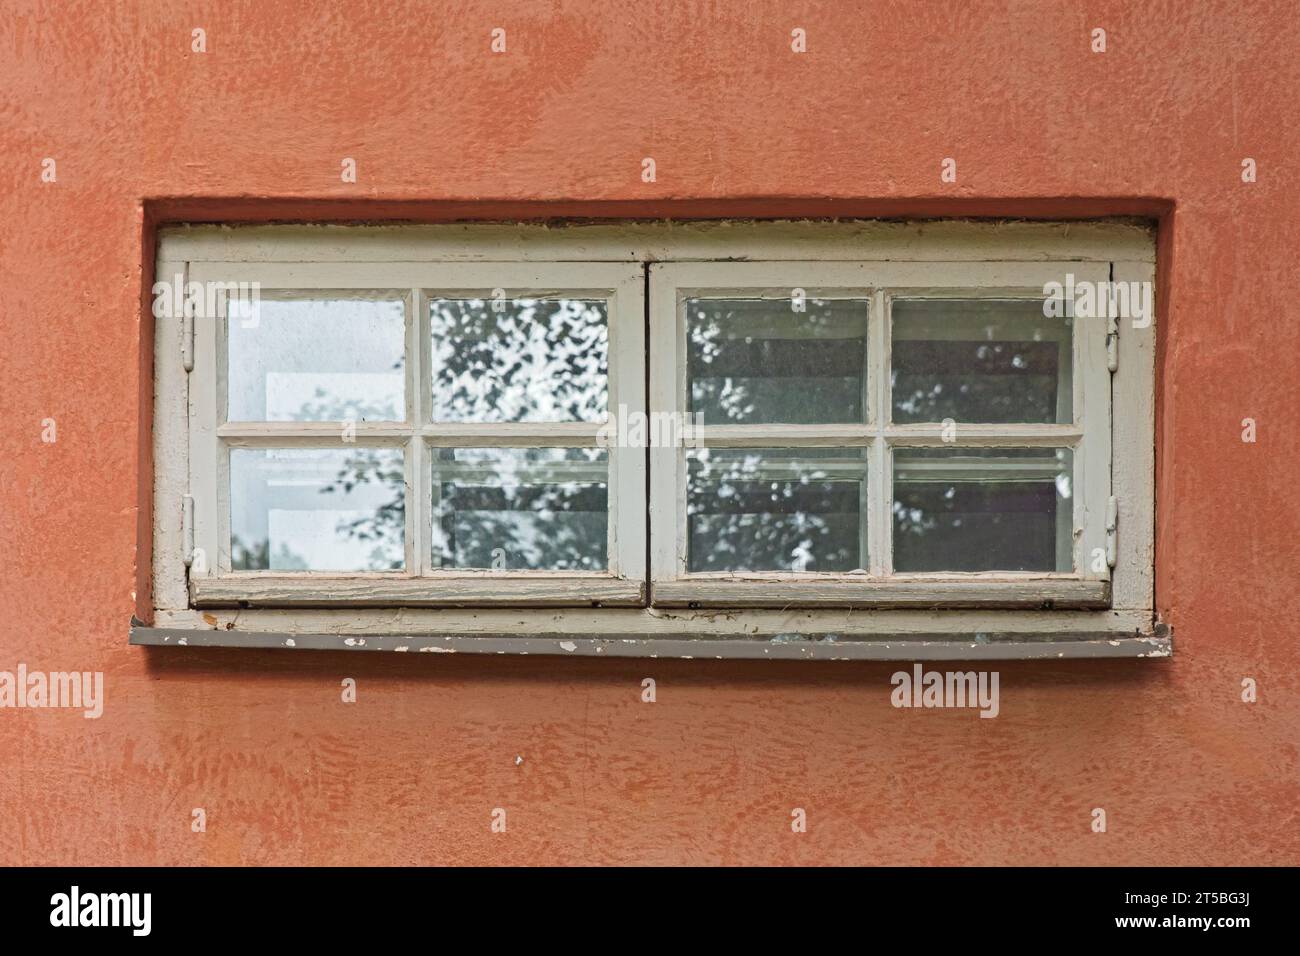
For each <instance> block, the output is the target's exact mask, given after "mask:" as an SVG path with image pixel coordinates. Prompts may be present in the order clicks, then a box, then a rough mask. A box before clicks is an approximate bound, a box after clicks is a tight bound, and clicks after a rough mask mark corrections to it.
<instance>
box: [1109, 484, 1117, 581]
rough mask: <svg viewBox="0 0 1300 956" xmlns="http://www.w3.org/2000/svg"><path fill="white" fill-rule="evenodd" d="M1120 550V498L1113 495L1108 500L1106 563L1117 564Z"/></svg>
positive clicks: (1110, 565) (1112, 565) (1111, 565)
mask: <svg viewBox="0 0 1300 956" xmlns="http://www.w3.org/2000/svg"><path fill="white" fill-rule="evenodd" d="M1118 550H1119V499H1118V498H1116V497H1115V496H1114V495H1111V496H1110V498H1109V499H1108V500H1107V502H1106V564H1107V566H1108V567H1112V568H1113V567H1114V566H1115V559H1116V556H1117V552H1118Z"/></svg>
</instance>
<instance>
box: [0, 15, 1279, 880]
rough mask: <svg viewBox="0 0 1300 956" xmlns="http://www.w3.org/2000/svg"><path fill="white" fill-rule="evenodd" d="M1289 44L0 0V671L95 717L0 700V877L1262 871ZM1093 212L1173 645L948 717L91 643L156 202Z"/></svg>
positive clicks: (831, 702)
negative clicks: (639, 866) (706, 870)
mask: <svg viewBox="0 0 1300 956" xmlns="http://www.w3.org/2000/svg"><path fill="white" fill-rule="evenodd" d="M1084 6H1086V7H1087V9H1086V10H1084V9H1083V7H1084ZM498 26H500V27H504V28H505V29H506V30H507V52H506V53H505V54H501V55H492V54H491V53H490V52H489V33H490V31H491V30H492V28H494V27H498ZM1096 26H1100V27H1104V28H1105V29H1106V30H1107V33H1108V37H1107V40H1108V49H1107V52H1105V53H1104V54H1097V53H1093V52H1091V51H1090V49H1089V31H1090V29H1091V28H1093V27H1096ZM195 27H202V28H204V29H205V30H206V31H207V52H206V53H202V54H196V53H192V52H191V30H192V29H193V28H195ZM795 27H802V28H803V29H805V30H806V31H807V35H808V52H807V53H806V54H802V55H798V54H794V53H792V51H791V49H790V31H791V29H792V28H795ZM1297 49H1300V13H1298V12H1297V8H1296V7H1295V5H1294V4H1293V3H1291V2H1289V0H1277V2H1272V3H1249V2H1247V3H1242V2H1210V0H1196V2H1168V3H1116V2H1107V3H1093V4H1087V5H1082V4H1073V3H1064V2H1050V0H1034V2H1009V0H1004V2H992V0H952V2H935V3H916V4H904V3H873V4H869V5H868V4H848V3H824V4H806V5H800V6H797V7H796V8H794V9H793V10H792V8H790V6H789V5H788V4H781V3H775V2H750V0H747V2H734V3H731V2H713V3H696V2H680V3H669V2H662V0H648V2H641V3H630V2H589V3H542V2H530V3H519V4H509V5H502V4H494V3H487V2H457V3H438V2H407V3H401V2H395V3H389V4H383V5H378V6H369V7H366V6H364V5H363V6H361V7H356V6H353V5H347V6H346V7H345V6H343V5H334V4H326V3H323V2H322V3H315V4H313V3H305V2H285V0H281V2H275V3H267V2H264V0H247V2H225V3H219V4H194V3H170V2H162V0H156V2H140V3H108V2H104V0H99V2H89V0H88V2H62V3H59V2H51V3H35V2H30V0H7V2H6V3H5V4H4V7H3V9H2V10H0V332H2V333H3V337H2V338H0V495H2V497H0V557H2V560H3V573H2V574H0V671H3V670H14V669H15V668H16V667H17V665H18V664H19V663H25V664H26V665H27V666H28V667H29V668H33V669H43V670H72V669H77V670H100V671H103V672H105V674H106V680H107V695H108V700H107V706H106V711H105V714H104V716H103V717H102V718H101V719H99V720H86V719H84V718H83V717H82V716H81V715H80V713H73V712H66V711H64V712H58V711H48V710H46V711H39V710H9V709H5V710H0V863H13V862H33V863H46V862H61V863H129V864H144V863H204V862H207V863H234V862H240V861H244V862H257V863H326V862H332V863H416V862H423V863H434V862H451V863H493V862H497V863H505V862H523V863H563V862H616V861H639V862H656V863H681V862H737V863H739V862H748V863H777V862H833V863H842V862H866V863H985V864H997V863H1010V862H1030V863H1128V864H1144V863H1222V864H1229V863H1282V862H1286V863H1292V864H1294V863H1298V862H1300V827H1297V806H1298V805H1300V758H1298V755H1297V739H1298V736H1300V735H1298V734H1297V731H1298V730H1300V703H1298V701H1297V685H1298V684H1300V644H1298V642H1297V634H1296V627H1295V621H1296V620H1297V619H1298V618H1300V596H1298V595H1300V586H1298V584H1300V520H1298V519H1297V513H1298V508H1297V504H1296V495H1295V475H1296V473H1297V470H1298V469H1300V449H1298V448H1297V439H1296V427H1295V417H1294V416H1295V408H1296V393H1297V385H1298V384H1300V381H1298V380H1300V374H1298V366H1300V331H1298V329H1300V323H1297V322H1296V321H1295V319H1294V316H1293V315H1292V314H1291V313H1292V312H1293V311H1294V303H1295V302H1296V301H1297V300H1300V275H1298V274H1297V269H1296V266H1295V235H1296V225H1295V224H1296V222H1297V221H1298V219H1300V203H1298V202H1297V198H1296V195H1297V193H1296V184H1297V181H1298V180H1297V177H1298V176H1300V169H1297V164H1296V151H1297V146H1298V145H1300V116H1297V112H1298V110H1297V92H1298V91H1300V57H1297V56H1296V51H1297ZM646 156H651V157H653V158H654V159H655V160H656V162H657V167H658V181H657V182H655V183H652V184H647V183H643V182H642V181H641V179H640V175H639V174H640V169H641V166H640V163H641V159H642V158H643V157H646ZM948 156H951V157H954V158H956V159H957V162H958V182H957V183H956V184H955V185H954V184H943V183H941V182H940V180H939V164H940V161H941V159H942V158H943V157H948ZM47 157H48V158H53V159H54V160H55V161H56V164H57V166H56V171H57V182H53V183H50V182H42V178H41V173H42V160H43V159H45V158H47ZM343 157H354V158H356V159H357V160H358V164H359V181H358V183H357V184H355V185H351V184H344V183H341V182H340V179H339V168H340V166H339V163H340V160H341V159H342V158H343ZM1245 157H1252V158H1254V159H1255V160H1256V161H1257V162H1258V168H1259V174H1258V182H1255V183H1250V184H1246V183H1243V182H1242V180H1241V162H1242V159H1243V158H1245ZM268 199H276V200H279V201H278V202H274V203H270V202H264V201H262V200H268ZM149 200H153V201H154V202H152V203H147V202H146V201H149ZM164 200H165V201H164ZM308 200H330V201H332V202H324V203H311V202H308ZM377 200H382V201H383V202H382V203H380V204H374V202H373V201H377ZM489 201H490V202H489ZM412 203H419V204H420V205H418V206H417V205H411V204H412ZM545 203H550V204H551V205H536V204H545ZM602 203H609V204H611V205H601V204H602ZM620 203H621V204H623V205H618V204H620ZM1116 211H1130V212H1141V213H1148V214H1152V215H1158V216H1160V217H1161V219H1162V225H1161V242H1160V254H1161V257H1162V258H1161V263H1160V267H1161V270H1162V273H1161V294H1162V297H1163V302H1162V312H1161V316H1160V322H1161V330H1160V334H1161V349H1160V359H1159V363H1160V364H1159V367H1158V370H1157V390H1158V394H1159V401H1160V405H1159V430H1160V437H1159V443H1158V468H1159V479H1158V487H1157V495H1158V508H1159V514H1158V521H1157V535H1158V536H1157V549H1158V568H1157V575H1158V577H1157V587H1158V604H1159V607H1160V610H1161V612H1162V614H1163V616H1164V617H1165V619H1166V620H1168V621H1169V622H1170V623H1171V624H1172V625H1173V626H1174V628H1175V632H1176V640H1177V651H1176V656H1175V658H1174V659H1173V660H1172V661H1166V662H1149V661H1137V662H1117V663H1100V662H1081V663H1070V664H1067V663H1061V664H1049V665H1046V666H1044V665H1028V664H1019V665H1011V666H1006V667H1003V668H1001V671H1002V706H1001V715H1000V716H999V717H998V718H997V719H996V720H980V719H978V718H977V717H976V715H975V714H974V713H973V712H970V711H919V712H918V711H910V710H895V709H893V708H891V707H890V704H889V695H888V691H889V689H890V688H889V684H888V676H889V674H890V673H891V672H892V671H893V670H894V669H895V667H893V666H891V665H884V664H882V665H866V664H864V665H843V664H834V665H832V664H826V665H798V664H776V663H771V662H755V663H752V664H742V663H725V664H724V663H721V662H712V661H708V662H706V661H694V662H689V661H688V662H671V663H668V662H662V663H661V662H653V661H646V662H627V661H614V660H551V659H540V658H472V657H450V656H447V657H443V656H439V657H436V658H435V659H427V658H419V659H414V658H410V657H403V656H399V655H347V654H336V655H323V654H294V653H283V652H256V653H240V652H236V651H197V650H191V651H186V650H182V649H160V650H158V651H156V652H149V651H146V650H145V649H143V648H133V647H128V646H127V644H126V638H127V623H128V619H129V617H130V615H131V613H132V611H133V610H134V609H136V607H137V605H138V603H141V602H147V595H138V594H137V584H138V582H139V581H140V580H141V577H140V568H139V567H138V562H140V561H147V558H148V555H147V552H146V551H143V550H139V549H138V545H139V544H140V540H139V539H140V532H141V528H142V527H144V528H147V523H148V514H147V512H145V511H143V510H142V508H144V507H147V495H146V494H143V493H142V491H141V488H142V487H147V482H148V472H147V466H148V454H147V440H146V439H147V430H142V424H141V423H142V420H143V419H144V418H145V416H146V414H147V406H146V405H145V403H144V402H143V401H142V398H141V396H142V395H143V396H147V394H148V391H149V381H148V374H149V355H148V351H147V349H146V348H144V347H142V314H141V313H142V310H141V297H142V271H141V270H142V263H143V262H144V261H146V260H148V259H149V258H150V257H151V249H150V234H151V230H152V220H153V219H156V218H171V217H176V218H236V217H244V218H273V217H276V216H287V217H296V216H320V217H325V216H333V217H337V218H349V217H354V216H364V217H366V218H387V217H403V216H411V215H417V216H418V217H420V218H438V217H445V216H448V215H467V216H485V217H490V216H507V217H508V216H511V215H525V214H531V215H538V214H551V213H566V212H568V213H572V212H586V213H589V214H615V215H617V214H622V213H636V214H641V215H661V214H664V213H666V212H675V213H680V214H697V215H727V214H739V213H741V212H745V213H749V214H773V215H774V214H801V213H802V214H822V215H824V214H831V213H840V214H853V213H862V212H866V213H872V212H875V213H880V214H891V215H898V214H908V213H911V214H979V213H983V214H999V213H1001V214H1021V215H1041V216H1051V215H1095V214H1100V213H1106V212H1116ZM1119 411H1120V412H1122V410H1119ZM1246 417H1251V418H1254V419H1256V421H1257V422H1258V441H1257V442H1256V443H1253V444H1246V443H1243V442H1242V441H1241V440H1240V434H1241V421H1242V419H1243V418H1246ZM47 418H53V419H55V421H56V423H57V441H56V442H54V443H47V442H43V441H42V430H43V428H42V420H43V419H47ZM647 676H650V677H654V678H655V679H656V680H657V682H658V701H657V703H655V704H643V703H641V702H640V681H641V679H642V678H643V677H647ZM343 677H354V678H356V680H357V681H358V686H359V692H358V701H357V703H356V704H351V705H345V704H342V703H341V702H340V699H339V697H340V695H339V682H340V680H341V679H342V678H343ZM1243 677H1252V678H1254V679H1255V680H1256V681H1257V682H1258V686H1259V694H1260V698H1259V701H1258V702H1257V703H1254V704H1246V703H1242V702H1241V701H1240V693H1241V681H1242V678H1243ZM516 755H522V756H523V757H524V762H523V763H522V764H521V765H516V760H515V758H516ZM195 807H202V808H204V809H205V810H206V813H207V832H206V833H202V834H197V833H192V832H191V828H190V819H191V809H192V808H195ZM494 807H504V808H506V809H507V811H508V821H509V826H508V832H507V833H505V834H492V833H491V832H490V830H489V823H490V813H491V811H492V809H493V808H494ZM793 807H803V808H806V810H807V812H808V819H809V826H808V832H807V833H806V834H799V835H796V834H793V833H791V832H790V826H789V821H790V810H791V808H793ZM1094 807H1104V808H1105V809H1106V810H1107V813H1108V824H1109V828H1108V832H1107V833H1106V834H1104V835H1102V834H1094V833H1092V832H1090V829H1089V823H1090V820H1091V818H1090V815H1089V814H1090V810H1091V809H1092V808H1094Z"/></svg>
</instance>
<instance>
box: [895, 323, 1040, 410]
mask: <svg viewBox="0 0 1300 956" xmlns="http://www.w3.org/2000/svg"><path fill="white" fill-rule="evenodd" d="M1059 354H1060V353H1059V346H1058V344H1057V343H1056V342H1017V341H995V342H980V341H976V340H951V341H931V340H907V341H901V342H895V343H894V347H893V355H892V362H893V374H892V376H891V385H892V390H893V396H894V398H893V402H894V419H895V421H899V422H909V423H910V422H941V421H943V420H944V419H945V418H952V419H955V420H957V421H967V422H1055V421H1056V418H1057V415H1056V400H1057V398H1056V393H1057V382H1058V380H1059V377H1060V369H1059Z"/></svg>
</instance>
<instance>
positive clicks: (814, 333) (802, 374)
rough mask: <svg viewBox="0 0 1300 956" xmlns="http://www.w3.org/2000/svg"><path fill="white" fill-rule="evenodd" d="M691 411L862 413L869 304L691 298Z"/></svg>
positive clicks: (843, 416) (736, 416)
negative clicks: (800, 307)
mask: <svg viewBox="0 0 1300 956" xmlns="http://www.w3.org/2000/svg"><path fill="white" fill-rule="evenodd" d="M686 308H687V326H688V346H689V347H688V349H687V366H688V370H687V376H688V380H689V382H690V395H689V399H690V403H691V407H690V410H691V411H692V412H701V413H703V414H704V417H705V420H706V421H726V422H736V423H746V422H788V423H794V424H799V423H810V422H841V421H846V422H847V421H861V420H862V418H863V405H862V402H863V384H864V380H865V376H866V350H867V340H866V336H867V311H866V304H865V302H863V301H862V300H855V299H810V300H808V301H807V302H806V303H805V309H806V311H804V312H794V311H793V310H792V309H791V307H790V303H789V301H788V300H775V299H690V300H688V302H687V305H686Z"/></svg>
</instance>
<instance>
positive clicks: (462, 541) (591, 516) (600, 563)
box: [433, 448, 609, 571]
mask: <svg viewBox="0 0 1300 956" xmlns="http://www.w3.org/2000/svg"><path fill="white" fill-rule="evenodd" d="M434 467H435V472H434V489H435V495H436V500H437V504H436V506H435V509H434V542H433V552H434V562H435V564H439V563H440V564H441V565H442V566H444V567H455V568H493V569H496V570H508V571H521V570H530V571H538V570H541V571H600V570H604V569H605V568H606V567H608V556H607V555H608V507H609V496H608V487H607V480H608V479H607V475H608V464H607V457H606V455H605V453H604V451H603V450H601V449H582V448H516V449H496V448H490V449H489V448H482V449H480V448H460V449H452V448H443V449H439V450H438V458H437V460H436V461H435V463H434Z"/></svg>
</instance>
